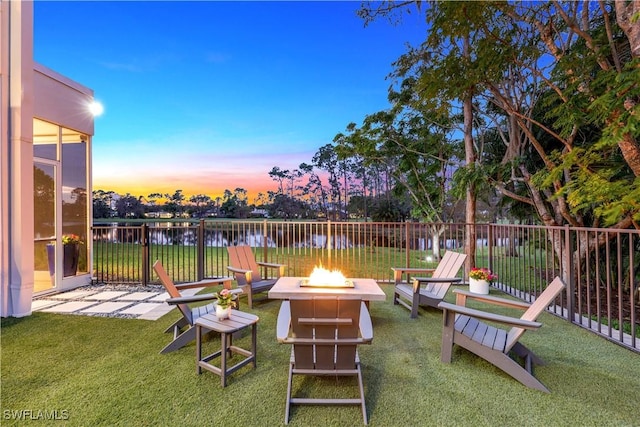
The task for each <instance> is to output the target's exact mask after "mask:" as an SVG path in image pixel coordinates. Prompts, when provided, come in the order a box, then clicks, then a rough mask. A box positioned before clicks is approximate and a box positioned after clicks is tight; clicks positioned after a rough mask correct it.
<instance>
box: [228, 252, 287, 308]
mask: <svg viewBox="0 0 640 427" xmlns="http://www.w3.org/2000/svg"><path fill="white" fill-rule="evenodd" d="M227 252H228V253H229V264H231V265H229V266H228V267H227V269H228V270H229V271H230V272H232V273H233V275H234V276H235V278H236V281H237V282H238V287H239V288H240V289H242V290H243V292H244V293H245V294H247V299H248V304H249V308H253V295H254V294H256V293H258V292H265V291H268V290H269V289H271V288H272V287H273V285H274V284H275V283H276V281H277V280H278V278H280V277H282V276H284V267H285V266H284V265H283V264H272V263H266V262H256V257H255V256H254V255H253V252H252V251H251V248H250V247H249V246H246V245H240V246H227ZM260 267H265V268H270V269H276V270H277V277H276V278H263V277H262V275H261V274H260Z"/></svg>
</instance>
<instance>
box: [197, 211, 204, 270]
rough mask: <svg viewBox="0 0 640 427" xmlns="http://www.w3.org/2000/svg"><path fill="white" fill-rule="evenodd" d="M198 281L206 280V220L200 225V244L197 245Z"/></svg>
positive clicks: (201, 221) (202, 220)
mask: <svg viewBox="0 0 640 427" xmlns="http://www.w3.org/2000/svg"><path fill="white" fill-rule="evenodd" d="M196 248H197V259H196V265H197V266H198V269H197V273H196V274H197V279H196V280H197V281H200V280H204V219H200V222H199V223H198V243H197V246H196Z"/></svg>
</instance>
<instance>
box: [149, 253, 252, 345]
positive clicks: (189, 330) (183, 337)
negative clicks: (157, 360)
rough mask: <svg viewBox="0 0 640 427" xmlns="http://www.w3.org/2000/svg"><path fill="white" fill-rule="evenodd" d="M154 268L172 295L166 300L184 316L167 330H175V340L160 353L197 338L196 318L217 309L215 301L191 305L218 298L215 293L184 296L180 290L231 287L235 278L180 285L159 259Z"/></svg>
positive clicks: (238, 290) (235, 292)
mask: <svg viewBox="0 0 640 427" xmlns="http://www.w3.org/2000/svg"><path fill="white" fill-rule="evenodd" d="M153 269H154V270H155V272H156V274H157V275H158V278H159V279H160V283H162V285H163V286H164V288H165V289H166V291H167V293H168V294H169V296H170V297H171V298H169V299H167V300H166V302H167V304H172V305H176V306H177V307H178V309H179V310H180V312H181V313H182V318H180V319H178V320H176V321H175V322H174V323H173V324H172V325H171V326H169V327H168V328H167V329H166V330H165V332H173V341H171V342H170V343H169V344H167V345H166V346H165V348H163V349H162V350H161V351H160V353H169V352H172V351H175V350H178V349H179V348H182V347H184V346H185V345H187V344H188V343H189V342H191V341H193V340H194V339H195V338H196V332H195V328H194V326H193V325H194V322H195V321H196V319H198V318H199V317H200V316H204V315H205V314H208V313H213V312H215V311H216V303H215V302H212V303H210V304H206V305H201V306H199V307H193V308H191V307H190V306H189V304H190V303H194V302H201V301H213V300H215V299H216V297H215V296H214V295H213V294H202V295H193V296H182V295H181V294H180V290H182V289H193V288H204V287H208V286H219V285H222V286H224V287H225V288H227V289H231V282H232V281H233V278H232V277H223V278H220V279H207V280H202V281H200V282H190V283H181V284H179V285H176V284H174V283H173V280H171V278H170V277H169V275H168V274H167V272H166V271H165V269H164V267H163V266H162V263H161V262H160V261H159V260H157V261H156V262H154V263H153ZM231 292H232V293H234V294H238V293H241V292H242V290H240V289H231Z"/></svg>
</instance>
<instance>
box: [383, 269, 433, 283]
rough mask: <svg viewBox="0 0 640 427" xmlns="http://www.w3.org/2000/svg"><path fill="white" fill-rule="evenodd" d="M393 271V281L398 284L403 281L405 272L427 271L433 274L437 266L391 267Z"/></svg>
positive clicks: (426, 272)
mask: <svg viewBox="0 0 640 427" xmlns="http://www.w3.org/2000/svg"><path fill="white" fill-rule="evenodd" d="M391 270H392V271H393V281H394V283H395V284H396V285H397V284H398V283H400V282H401V281H402V275H403V274H405V273H406V274H414V273H425V274H431V273H433V272H434V271H436V270H435V268H419V267H418V268H414V267H391Z"/></svg>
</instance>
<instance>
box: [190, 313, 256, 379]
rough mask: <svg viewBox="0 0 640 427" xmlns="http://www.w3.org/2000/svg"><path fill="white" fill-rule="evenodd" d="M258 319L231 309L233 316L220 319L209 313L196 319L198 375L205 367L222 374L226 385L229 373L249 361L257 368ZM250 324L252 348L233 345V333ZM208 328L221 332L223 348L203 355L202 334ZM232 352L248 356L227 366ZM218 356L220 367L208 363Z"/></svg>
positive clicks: (221, 376)
mask: <svg viewBox="0 0 640 427" xmlns="http://www.w3.org/2000/svg"><path fill="white" fill-rule="evenodd" d="M258 320H259V317H258V316H255V315H253V314H250V313H245V312H242V311H238V310H231V316H230V317H229V318H228V319H223V320H218V318H217V317H216V315H215V313H209V314H206V315H204V316H202V317H200V318H198V319H197V320H196V321H195V327H196V372H197V373H198V375H199V374H200V373H202V368H204V369H206V370H208V371H211V372H213V373H214V374H216V375H220V378H221V383H222V387H226V385H227V375H229V374H231V373H232V372H235V371H237V370H238V369H240V368H241V367H243V366H245V365H247V364H248V363H253V367H254V368H255V367H256V348H257V347H256V341H257V339H256V338H257V326H258ZM249 326H251V349H250V350H245V349H243V348H240V347H237V346H235V345H233V342H232V338H233V337H232V334H233V333H234V332H237V331H240V330H241V329H244V328H246V327H249ZM203 328H204V329H205V330H204V331H203V330H202V329H203ZM207 330H209V331H216V332H219V333H220V335H221V342H222V346H221V349H220V350H218V351H216V352H215V353H212V354H210V355H208V356H202V334H203V333H204V332H207ZM231 352H233V353H238V354H242V355H244V356H246V357H245V358H244V359H243V360H241V361H240V362H238V363H236V364H235V365H233V366H231V367H230V368H227V354H231ZM216 357H220V358H221V365H220V368H218V367H217V366H213V365H211V364H210V363H208V362H209V361H211V360H213V359H215V358H216Z"/></svg>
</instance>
